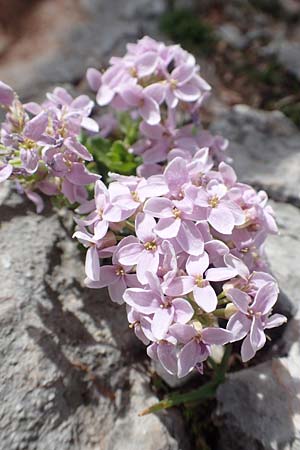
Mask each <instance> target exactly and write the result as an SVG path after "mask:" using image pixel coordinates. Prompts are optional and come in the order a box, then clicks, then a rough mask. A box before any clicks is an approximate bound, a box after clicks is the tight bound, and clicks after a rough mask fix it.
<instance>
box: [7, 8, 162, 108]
mask: <svg viewBox="0 0 300 450" xmlns="http://www.w3.org/2000/svg"><path fill="white" fill-rule="evenodd" d="M163 8H164V1H163V0H128V1H126V2H124V1H122V0H111V1H110V3H109V6H108V5H106V2H105V0H80V1H78V2H75V3H74V2H73V1H72V0H50V1H49V0H45V1H43V2H39V3H38V4H37V5H36V7H35V8H34V10H33V12H32V13H31V14H29V16H28V17H27V18H26V20H27V22H28V26H27V28H28V29H29V30H30V32H29V31H28V32H27V33H26V32H24V33H23V35H22V36H21V38H19V39H18V41H16V42H13V43H12V45H11V47H9V49H8V51H7V52H6V54H5V55H4V56H3V58H2V60H1V68H0V79H1V80H3V81H5V82H7V83H9V84H11V85H12V86H13V87H14V88H15V89H16V90H17V91H18V92H19V93H20V94H21V96H22V97H23V98H24V99H29V98H31V97H33V96H34V97H40V96H41V93H42V92H45V91H46V90H48V89H49V88H52V87H53V86H55V85H56V84H61V83H75V84H76V83H78V82H79V81H80V80H81V79H82V78H83V77H84V75H85V71H86V69H87V68H88V67H90V66H95V67H100V66H102V65H104V64H106V63H107V60H108V58H109V57H110V56H111V54H112V53H114V52H115V51H117V52H124V49H125V44H126V42H130V41H134V40H136V39H137V38H138V37H141V36H142V35H144V34H147V33H155V32H156V26H155V23H156V21H155V20H154V19H155V18H156V17H157V16H159V15H160V14H161V12H162V11H163ZM41 24H43V26H42V25H41ZM33 42H35V43H36V45H34V44H33Z"/></svg>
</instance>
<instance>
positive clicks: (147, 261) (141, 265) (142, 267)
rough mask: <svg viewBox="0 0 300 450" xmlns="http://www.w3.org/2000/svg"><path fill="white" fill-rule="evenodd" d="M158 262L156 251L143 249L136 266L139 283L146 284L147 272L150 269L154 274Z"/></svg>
mask: <svg viewBox="0 0 300 450" xmlns="http://www.w3.org/2000/svg"><path fill="white" fill-rule="evenodd" d="M158 264H159V254H158V252H152V251H147V250H143V251H142V253H140V257H139V260H138V263H137V266H136V275H137V278H138V280H139V281H140V283H142V284H147V283H148V277H147V272H148V271H151V272H153V273H155V274H156V272H157V269H158Z"/></svg>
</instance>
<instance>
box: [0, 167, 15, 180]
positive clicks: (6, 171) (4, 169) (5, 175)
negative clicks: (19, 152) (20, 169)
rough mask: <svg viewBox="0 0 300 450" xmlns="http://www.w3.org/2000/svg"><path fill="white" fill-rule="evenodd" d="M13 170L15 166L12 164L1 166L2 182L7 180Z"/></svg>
mask: <svg viewBox="0 0 300 450" xmlns="http://www.w3.org/2000/svg"><path fill="white" fill-rule="evenodd" d="M12 171H13V167H12V166H11V165H10V164H6V165H5V166H1V167H0V183H2V182H3V181H5V180H7V179H8V178H9V177H10V176H11V174H12Z"/></svg>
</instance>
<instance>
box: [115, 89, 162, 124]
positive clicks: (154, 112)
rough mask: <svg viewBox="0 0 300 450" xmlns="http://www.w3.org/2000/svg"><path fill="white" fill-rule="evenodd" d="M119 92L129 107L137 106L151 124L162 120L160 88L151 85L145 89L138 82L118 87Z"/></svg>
mask: <svg viewBox="0 0 300 450" xmlns="http://www.w3.org/2000/svg"><path fill="white" fill-rule="evenodd" d="M118 94H119V96H120V97H121V99H122V100H123V101H124V102H125V104H126V105H127V106H128V107H130V108H136V109H137V110H138V112H139V113H140V115H141V116H142V118H143V119H144V120H145V122H147V123H148V124H149V125H156V124H157V123H158V122H159V121H160V110H159V103H160V102H161V93H160V91H159V88H156V89H155V87H154V88H153V86H149V87H146V88H144V89H143V88H142V87H141V86H139V85H138V84H133V83H132V84H125V85H123V86H121V87H120V88H119V89H118Z"/></svg>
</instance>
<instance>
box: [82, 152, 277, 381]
mask: <svg viewBox="0 0 300 450" xmlns="http://www.w3.org/2000/svg"><path fill="white" fill-rule="evenodd" d="M199 174H201V176H199ZM78 213H79V214H80V213H81V214H83V213H85V214H87V215H86V216H85V217H83V218H82V217H80V218H78V219H77V223H78V230H77V231H76V232H75V234H74V236H75V237H77V238H78V239H79V240H80V241H81V242H82V243H83V244H84V245H85V246H86V247H87V249H88V250H87V256H86V274H87V279H86V284H87V286H89V287H91V288H102V287H104V286H108V290H109V293H110V296H111V299H112V300H113V301H114V302H117V303H123V302H125V303H126V306H127V315H128V320H129V323H130V324H131V326H132V328H133V329H134V331H135V333H136V335H137V337H138V338H139V339H141V340H142V341H143V342H144V343H145V344H146V345H148V349H147V352H148V355H149V356H150V357H151V358H153V359H158V360H159V361H160V362H161V364H162V365H163V366H164V368H165V369H166V370H167V371H169V372H170V373H173V374H177V375H178V376H179V377H182V376H185V375H186V374H188V373H189V372H190V371H191V370H192V369H193V368H194V367H200V366H201V363H202V362H203V361H204V360H206V359H207V357H208V356H209V355H210V352H211V345H213V344H216V345H220V344H222V345H223V344H225V343H228V342H233V341H237V340H240V339H243V338H245V337H246V338H245V340H244V342H243V345H242V359H243V361H248V360H249V359H250V358H252V357H253V356H254V355H255V353H256V351H257V350H259V349H260V348H261V347H262V346H263V345H264V343H265V334H264V329H267V328H271V327H274V326H277V325H280V324H281V323H283V322H284V321H285V317H283V316H281V315H278V314H275V315H270V314H271V310H272V307H273V306H274V304H275V302H276V299H277V296H278V287H277V283H276V281H275V280H274V278H273V277H272V276H271V275H270V274H268V273H267V272H265V271H262V269H265V268H266V266H265V262H264V255H263V247H262V243H263V242H264V240H265V238H266V237H267V235H268V234H269V233H275V232H276V224H275V221H274V218H273V212H272V210H271V208H270V206H268V205H266V194H265V193H263V192H260V193H258V194H256V193H255V191H254V190H253V189H252V188H251V187H250V186H247V185H245V184H242V183H238V182H237V181H236V176H235V173H234V171H233V169H232V168H231V167H230V166H229V165H227V164H226V163H224V162H221V163H220V164H219V166H218V168H217V169H216V168H213V161H212V159H211V157H210V156H209V151H208V149H202V150H199V151H198V152H197V154H196V155H195V157H194V158H193V159H192V161H190V162H187V161H186V159H184V158H182V157H176V158H174V159H173V160H172V161H171V162H170V163H168V164H167V166H166V168H165V170H164V172H163V174H161V175H152V176H150V177H149V178H147V179H146V178H142V177H123V176H118V175H116V174H115V175H114V176H113V181H112V182H111V183H110V184H109V187H108V188H107V187H106V186H105V185H104V184H103V183H102V182H101V181H100V180H98V181H97V182H96V186H95V198H94V199H93V200H91V201H89V202H88V203H86V204H84V205H82V206H81V207H80V208H79V210H78ZM108 257H111V258H112V264H109V265H103V266H101V267H100V263H99V259H100V258H108ZM224 305H226V307H225V308H224ZM219 317H222V318H223V319H228V318H229V317H230V319H229V321H228V323H227V327H226V329H223V328H220V327H219V325H218V318H219Z"/></svg>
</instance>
